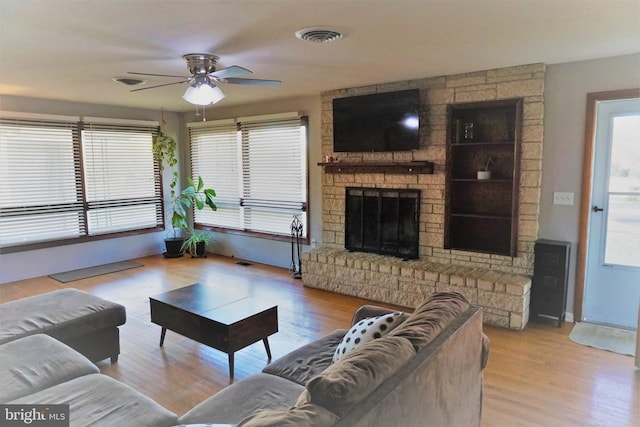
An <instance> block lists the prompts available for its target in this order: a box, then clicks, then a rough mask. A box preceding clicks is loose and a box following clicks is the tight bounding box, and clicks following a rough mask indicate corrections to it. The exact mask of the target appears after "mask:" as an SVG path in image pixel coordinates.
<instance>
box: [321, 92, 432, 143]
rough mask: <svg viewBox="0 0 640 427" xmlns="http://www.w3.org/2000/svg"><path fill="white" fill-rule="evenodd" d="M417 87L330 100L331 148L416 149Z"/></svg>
mask: <svg viewBox="0 0 640 427" xmlns="http://www.w3.org/2000/svg"><path fill="white" fill-rule="evenodd" d="M419 112H420V92H419V90H418V89H411V90H403V91H399V92H387V93H377V94H373V95H360V96H352V97H348V98H336V99H334V100H333V151H334V152H358V151H360V152H370V151H406V150H415V149H417V148H418V146H419V142H420V138H419V131H420V114H419Z"/></svg>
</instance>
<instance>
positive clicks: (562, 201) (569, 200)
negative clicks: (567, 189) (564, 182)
mask: <svg viewBox="0 0 640 427" xmlns="http://www.w3.org/2000/svg"><path fill="white" fill-rule="evenodd" d="M553 204H554V205H568V206H573V193H561V192H557V191H556V192H554V193H553Z"/></svg>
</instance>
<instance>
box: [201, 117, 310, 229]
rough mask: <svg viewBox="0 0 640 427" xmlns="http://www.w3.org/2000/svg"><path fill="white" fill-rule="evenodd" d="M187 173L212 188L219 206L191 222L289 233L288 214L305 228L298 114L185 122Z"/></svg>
mask: <svg viewBox="0 0 640 427" xmlns="http://www.w3.org/2000/svg"><path fill="white" fill-rule="evenodd" d="M189 131H190V132H189V136H190V143H191V165H192V171H191V172H192V175H193V178H194V179H196V178H197V177H198V176H202V178H203V180H204V182H205V185H206V186H207V187H211V188H213V189H214V190H215V191H216V194H217V197H216V204H217V205H218V211H216V212H211V211H207V210H204V211H196V212H195V213H194V219H195V222H196V223H199V224H203V225H211V226H217V227H224V228H233V229H241V230H245V231H248V232H257V233H266V234H269V235H279V236H289V235H290V234H291V230H290V226H291V221H292V220H293V216H294V215H297V216H298V217H299V219H300V220H301V221H302V222H303V233H304V235H303V237H306V234H307V226H306V221H307V215H306V209H307V158H306V154H307V129H306V118H300V117H299V116H298V115H297V114H295V115H293V114H286V115H278V116H262V117H261V116H256V117H250V118H246V119H241V120H239V121H237V122H235V121H224V122H223V123H211V122H206V123H197V124H195V123H194V124H191V125H190V126H189Z"/></svg>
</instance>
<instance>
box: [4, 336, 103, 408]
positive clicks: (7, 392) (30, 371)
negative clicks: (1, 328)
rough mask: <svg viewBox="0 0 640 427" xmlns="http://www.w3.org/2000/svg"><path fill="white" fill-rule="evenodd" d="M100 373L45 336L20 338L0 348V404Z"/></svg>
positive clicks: (93, 366)
mask: <svg viewBox="0 0 640 427" xmlns="http://www.w3.org/2000/svg"><path fill="white" fill-rule="evenodd" d="M99 372H100V371H99V370H98V367H97V366H96V365H94V364H93V363H91V362H90V361H89V359H87V358H86V357H84V356H83V355H81V354H80V353H78V352H77V351H75V350H73V349H72V348H70V347H68V346H66V345H65V344H62V343H61V342H60V341H57V340H55V339H53V338H51V337H50V336H48V335H43V334H37V335H31V336H28V337H24V338H20V339H17V340H15V341H11V342H8V343H6V344H2V345H0V384H2V387H0V402H9V401H10V400H14V399H18V398H20V397H23V396H26V395H29V394H32V393H36V392H39V391H40V390H44V389H45V388H49V387H51V386H54V385H56V384H60V383H63V382H65V381H69V380H71V379H73V378H77V377H81V376H83V375H89V374H97V373H99Z"/></svg>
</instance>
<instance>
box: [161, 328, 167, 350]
mask: <svg viewBox="0 0 640 427" xmlns="http://www.w3.org/2000/svg"><path fill="white" fill-rule="evenodd" d="M165 335H167V328H162V332H161V333H160V347H162V344H164V336H165Z"/></svg>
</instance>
